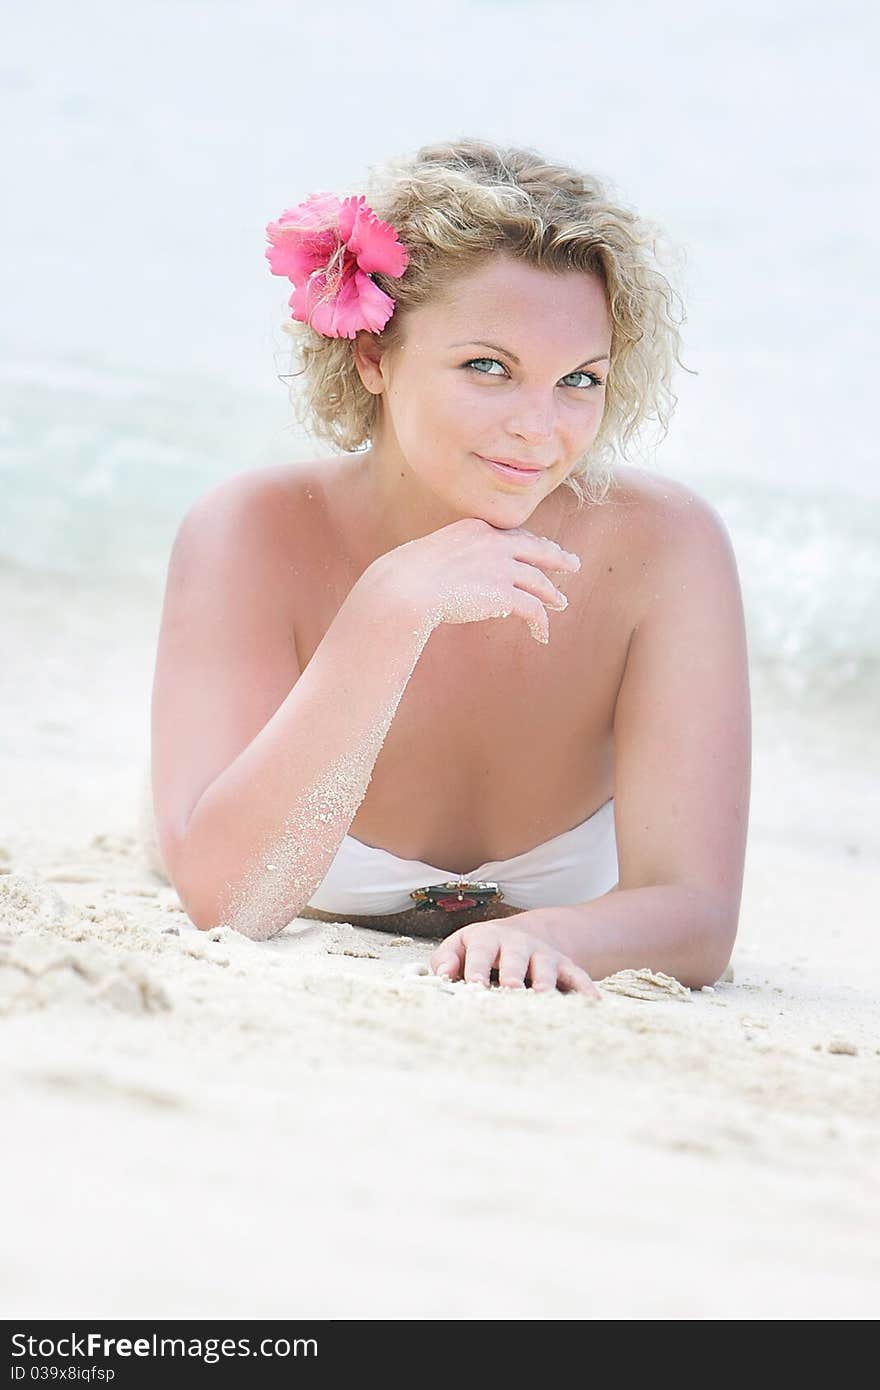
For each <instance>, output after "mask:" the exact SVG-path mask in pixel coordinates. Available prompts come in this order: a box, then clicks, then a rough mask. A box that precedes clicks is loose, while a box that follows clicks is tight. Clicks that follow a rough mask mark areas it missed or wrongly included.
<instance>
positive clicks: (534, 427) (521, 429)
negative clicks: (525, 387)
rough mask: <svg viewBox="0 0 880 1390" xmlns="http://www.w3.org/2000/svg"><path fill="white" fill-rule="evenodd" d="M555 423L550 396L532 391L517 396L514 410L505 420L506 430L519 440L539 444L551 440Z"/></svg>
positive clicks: (553, 406) (554, 406)
mask: <svg viewBox="0 0 880 1390" xmlns="http://www.w3.org/2000/svg"><path fill="white" fill-rule="evenodd" d="M555 423H556V404H555V401H554V400H553V397H552V395H551V396H548V395H547V394H546V393H545V392H543V391H542V392H537V391H533V392H532V393H531V394H530V395H529V394H526V393H522V394H520V395H519V397H518V399H517V401H516V405H515V408H514V409H513V410H511V413H510V414H509V416H508V418H507V429H508V430H509V431H510V433H511V435H516V436H517V437H518V438H519V439H527V440H529V442H530V443H533V444H541V443H542V442H544V441H546V440H548V439H552V437H553V429H554V426H555Z"/></svg>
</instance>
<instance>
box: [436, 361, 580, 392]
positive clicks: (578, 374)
mask: <svg viewBox="0 0 880 1390" xmlns="http://www.w3.org/2000/svg"><path fill="white" fill-rule="evenodd" d="M477 362H494V364H495V366H496V367H501V368H502V370H503V369H504V363H503V362H499V361H498V358H497V357H472V358H471V360H470V361H469V362H465V363H463V366H465V367H471V368H473V370H474V371H477V374H478V375H479V376H493V375H494V373H493V372H481V371H479V370H478V368H477V367H476V366H475V363H477ZM573 376H585V377H587V379H588V380H589V381H590V383H591V385H590V387H589V388H585V387H582V386H581V387H578V388H577V389H578V390H580V391H583V390H585V389H589V390H595V388H596V387H597V386H601V385H603V382H602V378H601V377H599V376H596V373H595V372H570V373H569V377H573ZM562 379H563V381H565V380H566V378H565V377H563V378H562Z"/></svg>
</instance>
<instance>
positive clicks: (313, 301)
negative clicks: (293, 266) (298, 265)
mask: <svg viewBox="0 0 880 1390" xmlns="http://www.w3.org/2000/svg"><path fill="white" fill-rule="evenodd" d="M326 288H327V277H326V275H315V276H314V277H313V278H312V279H311V280H310V281H309V282H308V284H307V285H300V286H297V288H296V289H295V290H294V292H293V294H292V295H291V296H290V299H289V300H288V303H289V304H290V308H291V311H292V317H293V318H295V319H296V320H297V321H298V322H299V323H308V324H310V325H311V327H312V328H314V330H315V332H316V333H321V334H323V335H324V337H325V338H354V337H355V336H356V334H357V333H358V331H359V330H360V329H362V328H363V329H366V330H367V331H368V332H371V333H377V332H380V331H381V330H382V329H383V328H384V327H385V324H386V323H387V322H388V320H389V319H390V317H391V315H392V314H393V313H394V300H393V299H392V298H391V297H390V295H387V294H386V293H385V291H384V290H380V289H379V286H378V285H377V284H375V283H374V281H372V280H371V279H370V277H369V275H364V273H363V271H360V270H357V269H353V270H352V271H351V273H350V274H348V275H346V276H345V277H344V279H343V280H342V283H341V285H340V287H339V290H338V292H337V294H336V296H335V297H334V298H333V299H329V300H324V302H323V303H322V302H321V295H322V294H323V293H325V292H326Z"/></svg>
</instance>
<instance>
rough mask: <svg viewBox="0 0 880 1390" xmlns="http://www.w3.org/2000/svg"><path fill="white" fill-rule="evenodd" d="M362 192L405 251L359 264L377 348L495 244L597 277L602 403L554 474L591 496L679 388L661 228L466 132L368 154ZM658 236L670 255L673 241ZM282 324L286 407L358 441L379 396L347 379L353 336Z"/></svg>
mask: <svg viewBox="0 0 880 1390" xmlns="http://www.w3.org/2000/svg"><path fill="white" fill-rule="evenodd" d="M363 191H364V192H365V193H366V198H367V202H368V204H369V205H370V207H371V208H372V209H373V211H374V212H375V213H376V216H377V217H379V218H381V219H382V220H383V221H385V222H389V223H390V224H391V226H392V227H394V229H395V230H396V232H397V233H398V236H399V237H400V240H401V241H402V242H403V244H404V246H405V247H406V249H407V252H408V254H409V263H408V265H407V268H406V271H405V272H404V274H403V275H402V276H401V277H399V278H393V277H389V276H385V275H383V274H381V273H379V272H375V273H374V274H373V276H372V278H373V280H374V281H375V283H376V284H377V285H378V286H379V287H380V289H383V290H384V291H385V292H386V294H389V295H391V297H392V298H393V299H394V300H395V309H394V313H393V314H392V316H391V318H390V319H389V321H388V323H387V324H386V326H385V328H384V330H383V331H382V332H381V333H378V334H376V335H375V336H376V338H377V339H378V341H379V343H380V344H381V345H382V346H383V347H387V348H394V347H396V346H398V345H399V344H400V343H401V342H402V340H403V335H404V331H405V327H406V320H407V314H408V311H409V310H411V309H416V308H418V307H420V306H421V305H424V304H427V303H429V302H431V301H432V300H434V299H436V298H437V297H438V296H443V295H445V294H446V293H447V291H449V290H451V289H452V287H453V286H454V284H455V282H456V281H457V280H459V279H460V278H462V277H463V276H465V275H467V274H469V273H471V272H473V271H475V270H477V269H479V267H480V266H481V265H483V264H485V263H486V261H487V260H488V258H489V257H491V256H492V255H493V254H495V253H498V252H502V253H505V254H507V255H512V256H515V257H519V258H520V259H522V260H524V261H526V262H528V263H529V264H531V265H534V266H537V267H540V268H542V269H545V270H551V271H570V270H583V271H586V272H589V273H591V274H594V275H596V276H598V277H599V278H600V280H601V282H602V284H603V285H604V287H605V293H606V300H607V304H608V310H609V314H610V318H611V322H612V337H611V362H610V367H609V372H608V376H607V378H606V390H605V408H604V413H603V416H602V421H601V424H600V427H599V430H598V432H597V435H596V438H595V439H594V440H593V443H592V444H591V446H590V448H589V449H588V450H587V452H586V453H585V454H584V455H583V456H582V458H580V459H579V460H578V461H577V463H576V464H575V466H574V468H573V469H572V471H571V472H570V474H569V475H568V477H567V478H566V479H565V480H564V485H565V486H566V487H568V488H570V489H571V490H572V491H573V492H574V493H575V495H576V496H577V498H578V505H579V506H580V505H582V504H583V503H584V502H586V501H590V502H594V503H598V502H602V501H603V500H604V499H605V497H606V496H607V494H608V491H609V489H610V487H611V483H612V479H613V469H614V463H615V461H616V460H617V458H618V456H620V457H621V458H623V459H627V458H628V457H629V456H628V454H627V449H628V448H629V446H630V445H631V444H632V442H633V441H634V440H640V439H641V432H642V430H643V427H644V425H645V423H646V422H647V421H649V420H654V419H656V420H657V421H658V422H659V424H660V426H661V431H662V433H661V438H662V437H665V435H666V433H667V432H668V429H669V422H670V419H671V417H672V413H673V411H674V409H675V405H676V403H677V401H678V397H677V396H676V395H675V393H674V392H673V390H672V386H671V379H672V373H673V370H674V364H675V363H678V365H679V366H682V367H684V364H683V363H682V362H681V358H680V351H681V335H680V333H679V330H678V325H679V324H680V323H683V322H684V319H685V313H684V306H683V303H682V300H681V297H680V295H679V294H678V293H677V291H676V290H675V289H674V288H673V287H672V285H671V284H670V282H669V280H668V279H667V277H666V276H665V275H664V274H663V272H662V271H661V269H660V268H659V267H660V264H661V251H660V249H659V247H660V244H661V242H664V241H665V238H664V234H663V232H662V230H661V229H660V228H659V227H658V226H657V224H656V223H653V222H649V221H647V220H646V219H645V218H643V217H640V216H638V215H637V214H636V213H634V212H633V211H631V210H630V209H628V208H626V207H622V206H621V205H620V204H619V203H618V202H615V201H613V200H612V199H611V198H610V196H609V194H608V191H607V189H606V187H605V186H604V185H603V184H602V183H601V182H600V180H599V179H598V178H596V177H594V176H593V175H591V174H587V173H583V172H581V171H579V170H577V169H575V168H573V167H571V166H569V165H566V164H554V163H550V162H549V161H548V160H547V159H545V158H544V156H543V155H541V154H540V153H539V152H538V151H537V150H533V149H530V148H527V147H522V146H502V145H497V144H493V143H491V142H490V141H488V140H480V139H474V138H465V139H460V140H455V141H450V142H448V143H444V144H436V145H425V146H423V147H422V148H421V149H419V150H418V151H417V152H416V153H415V154H414V155H405V156H401V157H399V158H394V159H390V160H388V161H386V162H384V163H383V164H379V165H371V166H369V181H368V183H367V185H366V186H365V188H364V190H363ZM665 244H666V247H667V248H669V249H671V250H672V258H673V259H675V258H676V254H677V253H676V249H675V248H671V247H670V244H669V243H668V241H665ZM676 310H677V311H679V316H678V317H676ZM281 327H282V331H283V332H284V333H286V334H288V335H289V337H290V338H291V339H292V347H291V354H292V360H291V366H292V367H293V368H294V369H295V370H294V371H293V372H292V373H291V375H292V376H293V377H294V378H300V377H301V378H303V379H304V386H305V390H304V391H303V390H300V389H298V388H297V387H296V386H292V387H291V388H290V400H291V404H292V405H293V407H294V411H295V413H296V416H297V418H298V419H299V420H300V422H301V423H302V424H303V425H304V426H305V428H306V430H307V431H308V432H309V433H310V434H312V435H314V436H316V437H318V438H320V439H323V440H326V441H327V442H329V443H330V444H332V445H333V446H335V447H336V448H339V449H341V450H343V451H345V452H353V451H356V450H358V449H360V448H361V447H362V446H363V445H366V444H368V443H369V442H370V440H371V439H372V436H373V431H374V429H375V427H376V422H377V418H378V411H379V410H380V409H381V405H380V401H381V396H378V395H375V394H373V393H372V392H370V391H368V390H367V389H366V387H365V386H364V384H363V382H362V381H361V379H360V375H359V373H358V370H357V367H356V365H355V359H354V342H355V340H354V339H349V338H327V337H324V336H323V335H322V334H320V333H318V332H317V331H316V330H315V329H313V328H310V327H309V326H308V325H307V324H303V323H300V322H299V321H298V320H294V319H287V320H285V321H284V323H283V324H282V325H281ZM684 370H686V371H689V370H690V369H689V368H684Z"/></svg>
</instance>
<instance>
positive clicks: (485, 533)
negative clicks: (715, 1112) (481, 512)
mask: <svg viewBox="0 0 880 1390" xmlns="http://www.w3.org/2000/svg"><path fill="white" fill-rule="evenodd" d="M580 567H581V561H580V556H578V555H574V554H572V553H571V552H570V551H567V550H563V549H562V548H561V546H559V545H558V544H557V542H556V541H553V540H549V539H548V537H546V536H538V535H535V533H534V532H533V531H528V530H526V528H525V527H523V526H511V527H508V528H507V529H504V528H502V527H497V526H492V525H491V524H490V523H489V522H488V521H482V520H481V519H480V518H478V517H462V518H461V519H460V520H458V521H453V522H451V523H450V524H449V525H448V526H441V528H440V529H439V531H432V532H430V534H428V535H427V536H420V537H419V538H418V539H417V540H414V541H406V542H405V543H404V544H403V545H399V546H397V547H396V548H395V549H394V550H389V551H386V553H385V554H384V555H380V556H379V558H378V560H374V561H373V563H372V565H370V567H369V569H368V570H367V571H366V572H365V574H364V575H363V576H362V578H363V579H366V576H367V575H368V574H369V575H371V576H373V577H381V580H382V582H383V584H385V585H386V592H388V593H389V595H391V596H392V597H394V598H395V600H396V599H397V598H402V599H404V600H405V601H406V602H407V603H409V604H411V605H413V606H414V607H415V609H416V611H417V612H418V613H419V614H420V615H421V616H422V617H423V618H424V619H425V620H426V621H427V622H428V623H429V624H430V625H431V627H432V628H433V627H437V626H439V624H441V623H475V622H481V621H482V620H484V619H486V618H508V617H510V615H511V614H515V615H516V617H518V618H521V619H523V621H524V622H525V623H527V625H528V628H529V631H530V632H531V634H532V636H533V637H534V639H535V641H536V642H544V643H546V642H549V640H550V626H549V622H550V620H549V618H548V611H556V612H561V611H562V610H563V609H564V608H566V607H567V605H568V598H567V597H566V595H565V594H564V593H563V591H562V590H561V589H559V588H557V586H556V585H555V584H554V583H553V581H552V580H551V579H550V578H549V576H550V575H551V574H558V575H568V576H571V575H572V574H573V573H576V572H577V571H578V570H579V569H580Z"/></svg>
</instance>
